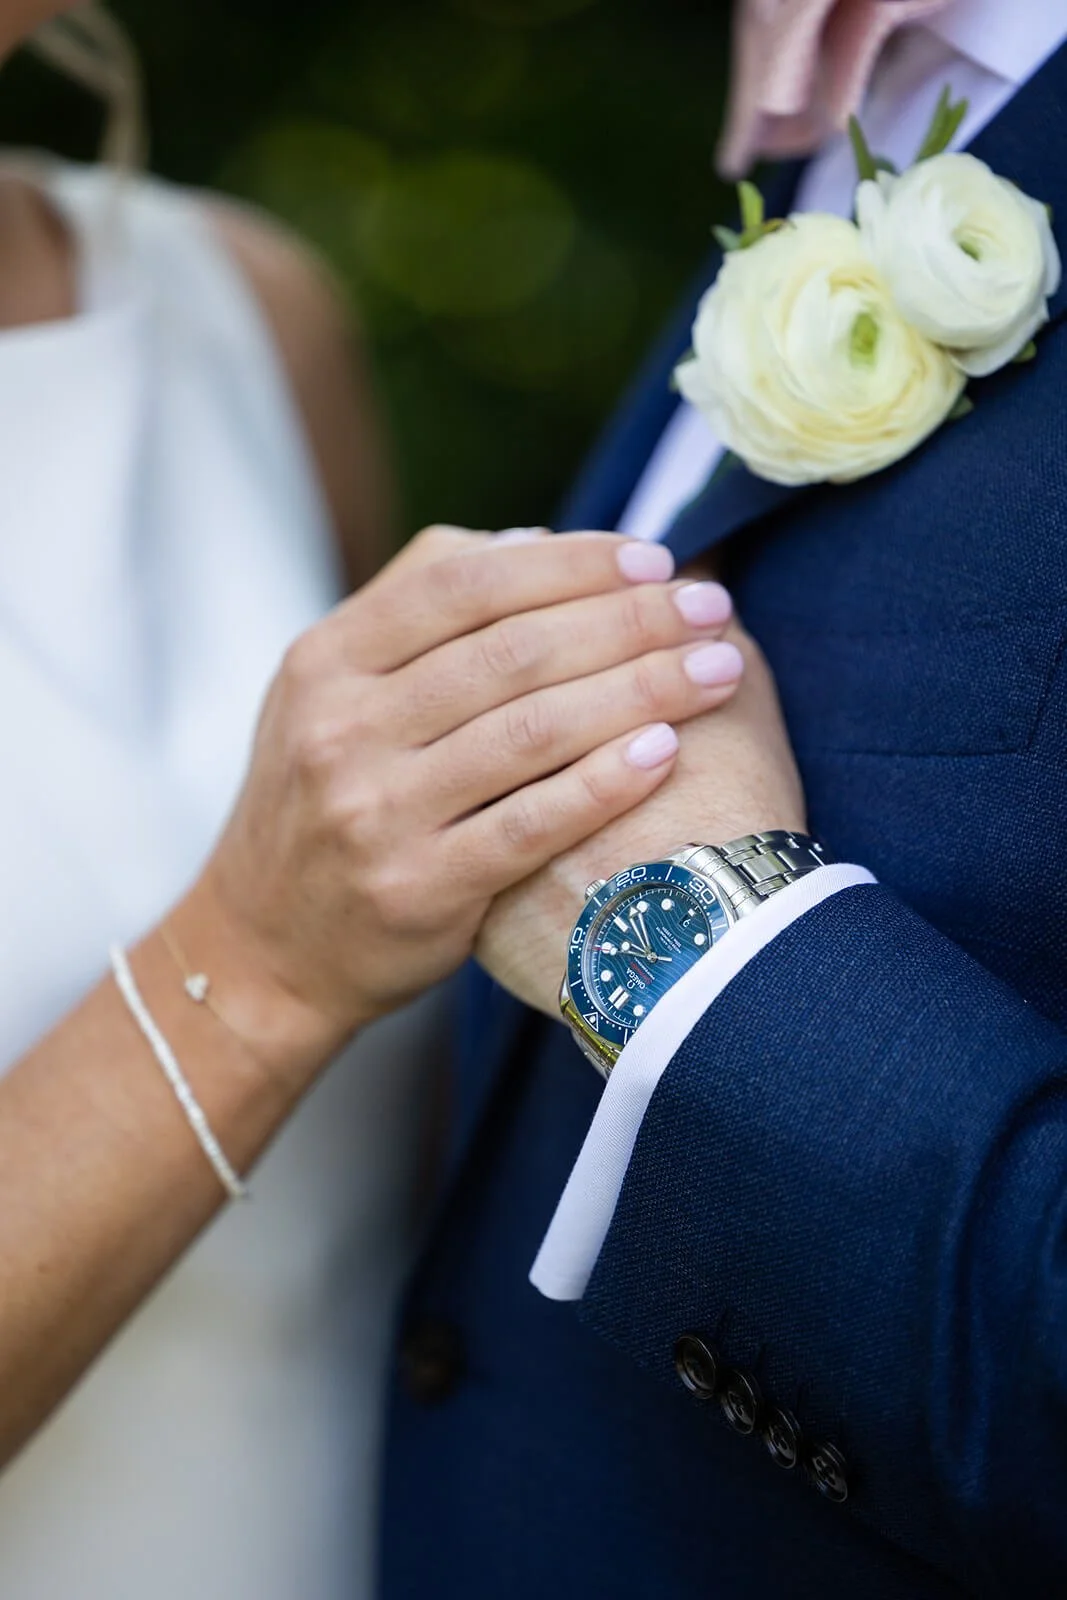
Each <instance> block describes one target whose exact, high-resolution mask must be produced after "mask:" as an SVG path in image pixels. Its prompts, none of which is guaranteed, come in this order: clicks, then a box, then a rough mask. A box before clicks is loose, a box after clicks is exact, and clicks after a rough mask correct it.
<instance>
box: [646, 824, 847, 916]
mask: <svg viewBox="0 0 1067 1600" xmlns="http://www.w3.org/2000/svg"><path fill="white" fill-rule="evenodd" d="M671 860H672V861H675V862H677V864H678V865H679V866H680V867H688V868H689V870H690V871H691V872H699V873H700V875H701V877H704V878H707V879H708V881H709V882H710V883H713V884H714V885H715V887H716V889H717V890H718V891H719V894H720V895H721V897H722V899H723V900H724V901H725V902H726V904H727V905H729V906H730V907H731V909H732V910H733V913H734V915H735V916H737V917H744V916H747V915H748V914H749V913H750V912H752V911H757V910H758V909H759V907H760V906H761V905H762V904H763V902H764V900H766V899H767V897H768V895H772V894H776V893H777V891H778V890H779V889H784V888H786V886H787V885H788V884H790V883H795V882H796V881H797V879H798V878H803V877H805V876H806V875H807V874H808V873H809V872H814V871H815V870H816V869H817V868H818V867H823V866H826V865H828V864H829V863H830V862H831V861H832V860H833V857H832V856H830V855H828V854H827V852H826V850H825V849H824V848H823V846H822V845H821V844H819V842H818V840H816V839H811V838H809V837H808V835H807V834H804V833H786V832H784V831H783V830H781V829H776V830H774V831H772V832H770V833H746V834H745V836H744V838H743V839H731V841H730V843H729V844H723V845H710V844H687V845H683V846H682V848H681V849H680V850H678V851H676V852H675V853H674V854H673V855H672V856H671Z"/></svg>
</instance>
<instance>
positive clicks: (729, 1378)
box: [719, 1372, 763, 1433]
mask: <svg viewBox="0 0 1067 1600" xmlns="http://www.w3.org/2000/svg"><path fill="white" fill-rule="evenodd" d="M719 1404H720V1405H721V1406H722V1414H723V1416H724V1417H725V1418H726V1420H727V1422H728V1423H729V1424H730V1426H731V1428H733V1429H734V1430H735V1431H736V1432H737V1433H755V1431H756V1425H757V1423H758V1422H759V1418H760V1412H761V1410H762V1409H763V1396H762V1394H761V1393H760V1387H759V1384H758V1383H757V1382H756V1380H755V1378H750V1377H749V1375H748V1373H747V1372H728V1373H727V1374H726V1376H725V1377H724V1378H723V1381H722V1387H721V1388H720V1390H719Z"/></svg>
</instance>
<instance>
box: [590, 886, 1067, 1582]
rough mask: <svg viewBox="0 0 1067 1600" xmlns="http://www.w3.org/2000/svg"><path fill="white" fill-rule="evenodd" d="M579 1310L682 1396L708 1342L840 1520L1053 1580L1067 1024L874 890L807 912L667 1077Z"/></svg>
mask: <svg viewBox="0 0 1067 1600" xmlns="http://www.w3.org/2000/svg"><path fill="white" fill-rule="evenodd" d="M578 1314H579V1316H580V1317H581V1318H582V1319H583V1320H584V1321H586V1322H587V1323H588V1324H590V1325H591V1326H592V1327H594V1328H595V1329H596V1330H598V1331H599V1332H600V1333H602V1334H603V1335H605V1336H606V1337H608V1338H609V1339H611V1340H612V1341H613V1342H614V1343H615V1344H617V1345H620V1346H622V1347H623V1348H625V1349H626V1350H628V1351H629V1352H630V1353H631V1354H632V1355H633V1357H634V1358H635V1359H636V1360H637V1361H638V1362H639V1363H641V1364H642V1365H643V1366H644V1367H646V1368H648V1369H649V1370H651V1371H652V1372H654V1373H656V1374H658V1375H660V1376H662V1377H663V1378H664V1380H665V1381H667V1382H670V1383H675V1384H676V1383H677V1382H678V1381H679V1380H678V1377H677V1376H676V1373H675V1368H674V1352H675V1346H676V1341H677V1340H678V1338H679V1336H680V1335H681V1334H682V1333H683V1332H687V1331H689V1332H692V1331H695V1332H699V1333H701V1334H702V1335H703V1336H704V1338H705V1339H706V1341H707V1343H708V1345H709V1346H710V1347H711V1348H712V1349H713V1350H716V1349H717V1352H718V1354H719V1355H720V1357H721V1359H722V1361H723V1362H724V1363H725V1364H726V1365H728V1366H729V1367H731V1368H734V1369H741V1370H742V1371H744V1372H746V1373H747V1374H748V1375H749V1376H750V1377H752V1378H754V1379H755V1381H756V1382H757V1384H758V1386H759V1391H762V1396H763V1414H764V1416H766V1415H767V1413H768V1411H769V1408H770V1407H771V1406H775V1405H779V1406H785V1407H786V1408H788V1409H789V1410H791V1411H793V1412H794V1413H795V1414H796V1417H797V1418H798V1420H799V1423H800V1426H801V1429H802V1436H803V1440H804V1441H806V1443H805V1444H804V1446H803V1448H804V1450H805V1451H806V1452H807V1453H808V1456H809V1459H810V1458H811V1455H812V1452H813V1450H815V1449H816V1448H817V1446H816V1445H814V1444H813V1441H819V1442H820V1443H821V1442H824V1441H825V1442H830V1443H832V1444H833V1445H834V1447H835V1448H836V1449H837V1450H839V1451H840V1452H841V1453H842V1458H843V1460H844V1462H845V1463H846V1468H847V1482H848V1490H849V1494H848V1502H847V1506H846V1507H844V1508H842V1511H841V1514H842V1515H847V1514H850V1513H851V1514H854V1515H856V1516H858V1517H860V1518H861V1519H863V1520H864V1521H866V1522H867V1523H868V1524H870V1525H871V1526H873V1527H875V1528H876V1529H877V1530H878V1531H880V1532H881V1533H882V1534H884V1535H887V1536H888V1537H890V1538H892V1539H894V1540H896V1541H897V1542H898V1543H900V1544H901V1545H903V1546H904V1547H906V1548H908V1549H910V1550H911V1551H912V1552H913V1553H915V1554H916V1555H918V1556H920V1557H922V1558H924V1559H926V1560H929V1561H932V1562H933V1563H934V1564H936V1565H937V1566H939V1567H941V1568H942V1569H943V1570H946V1571H948V1572H950V1573H951V1574H952V1575H953V1576H955V1577H956V1578H958V1579H960V1580H961V1581H963V1582H965V1583H967V1584H969V1585H970V1586H971V1587H972V1588H973V1589H975V1590H976V1591H977V1592H978V1593H980V1594H987V1593H988V1594H998V1595H999V1594H1007V1593H1010V1594H1022V1593H1030V1594H1046V1593H1048V1594H1051V1593H1054V1592H1055V1593H1060V1592H1064V1590H1065V1589H1067V1034H1065V1033H1064V1031H1063V1029H1062V1028H1061V1027H1060V1026H1058V1025H1057V1024H1056V1023H1054V1022H1053V1021H1051V1020H1049V1019H1048V1018H1046V1017H1044V1016H1042V1015H1041V1014H1039V1013H1038V1012H1037V1011H1035V1010H1034V1009H1033V1008H1032V1007H1031V1006H1029V1005H1028V1004H1026V1003H1025V1002H1024V1001H1023V1000H1022V999H1021V998H1020V997H1019V996H1018V995H1017V994H1015V993H1014V992H1013V991H1011V990H1010V989H1008V988H1006V987H1005V986H1004V985H1002V984H1001V983H1000V982H999V981H998V980H996V979H995V978H993V977H992V976H991V975H990V974H989V973H988V972H986V971H985V969H983V968H982V967H981V966H979V965H978V964H977V963H976V962H974V961H972V960H971V959H970V958H969V957H968V956H967V955H966V954H964V953H963V952H962V951H961V950H960V949H959V948H958V947H957V946H956V945H954V944H952V943H951V942H950V941H949V940H947V939H945V938H944V937H943V936H942V935H940V934H939V933H938V932H936V931H935V930H934V929H933V928H932V927H931V926H930V925H929V924H927V923H926V922H924V921H923V920H922V919H921V918H920V917H918V916H917V915H915V914H914V913H913V912H911V911H910V910H909V909H908V908H907V907H905V906H904V905H903V904H902V903H901V902H900V901H899V900H898V899H897V898H896V897H895V896H894V895H893V894H892V893H891V892H890V891H888V890H887V889H884V888H882V887H877V886H876V887H872V886H865V887H861V888H860V887H857V888H851V889H847V890H845V891H844V892H841V893H837V894H834V895H832V896H831V897H829V898H827V899H825V900H823V901H822V902H821V903H819V904H817V905H816V906H815V907H814V908H813V909H811V910H809V911H808V912H806V914H805V915H803V916H802V917H800V918H799V920H797V921H795V922H793V923H792V924H791V925H790V926H788V927H787V928H785V929H784V931H783V932H781V933H780V934H779V935H778V937H776V938H775V939H774V940H773V942H772V943H770V944H769V945H767V946H766V947H765V948H764V949H762V950H761V951H760V952H759V954H758V955H757V956H756V957H755V958H754V959H753V960H751V961H749V962H748V963H747V964H745V965H744V966H743V967H742V968H741V970H740V971H739V972H738V973H737V975H736V976H735V977H734V978H733V980H732V981H731V982H730V983H729V985H728V986H727V987H726V988H725V990H724V991H723V993H722V994H721V995H720V996H719V998H718V999H717V1000H716V1002H715V1004H714V1005H713V1006H712V1007H711V1008H710V1009H709V1010H708V1011H707V1012H706V1013H705V1014H704V1015H703V1016H702V1017H701V1018H700V1020H699V1021H698V1022H697V1024H696V1026H695V1027H694V1028H693V1030H692V1032H691V1033H690V1034H689V1035H688V1037H687V1038H685V1040H684V1042H683V1043H682V1044H681V1046H680V1048H678V1050H677V1052H676V1053H675V1055H674V1057H673V1059H672V1060H671V1062H670V1065H669V1067H668V1068H667V1070H666V1071H665V1072H664V1073H663V1075H662V1077H661V1078H660V1079H659V1082H658V1085H657V1087H656V1089H655V1092H654V1094H653V1096H652V1099H651V1102H650V1104H649V1106H648V1110H647V1113H646V1115H645V1116H644V1119H643V1121H642V1123H641V1127H640V1131H639V1133H638V1136H637V1139H636V1143H635V1145H634V1148H633V1152H632V1157H631V1159H630V1161H629V1165H628V1168H627V1172H626V1177H625V1181H624V1183H623V1186H622V1190H621V1193H620V1195H619V1199H618V1203H617V1205H616V1207H615V1210H614V1215H613V1218H612V1221H611V1224H610V1227H609V1229H608V1231H607V1235H606V1237H605V1239H604V1243H603V1247H602V1248H601V1250H600V1253H599V1256H598V1258H597V1261H596V1264H595V1267H594V1269H593V1272H592V1276H591V1278H590V1279H589V1283H588V1287H587V1288H586V1292H585V1295H584V1297H583V1299H582V1301H581V1302H580V1305H579V1309H578ZM751 1447H752V1443H751V1441H745V1440H742V1439H740V1438H739V1439H738V1448H739V1449H743V1448H751ZM768 1470H769V1471H773V1470H774V1468H773V1466H771V1465H770V1463H768ZM1050 1584H1051V1585H1052V1586H1051V1587H1050ZM1060 1585H1063V1588H1061V1587H1060Z"/></svg>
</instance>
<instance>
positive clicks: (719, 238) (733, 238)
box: [711, 228, 741, 252]
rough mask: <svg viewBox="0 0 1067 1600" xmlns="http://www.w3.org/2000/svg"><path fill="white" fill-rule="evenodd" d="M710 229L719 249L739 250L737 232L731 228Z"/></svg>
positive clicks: (739, 240) (739, 239)
mask: <svg viewBox="0 0 1067 1600" xmlns="http://www.w3.org/2000/svg"><path fill="white" fill-rule="evenodd" d="M711 231H712V233H713V234H714V236H715V242H716V244H717V245H718V246H719V248H720V250H725V251H727V252H729V251H730V250H740V248H741V235H740V234H739V233H735V232H734V230H733V228H712V230H711Z"/></svg>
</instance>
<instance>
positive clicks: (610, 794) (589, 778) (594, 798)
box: [578, 763, 618, 812]
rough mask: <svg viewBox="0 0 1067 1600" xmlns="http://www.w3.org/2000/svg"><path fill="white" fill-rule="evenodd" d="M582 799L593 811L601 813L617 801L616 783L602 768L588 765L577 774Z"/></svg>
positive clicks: (591, 764)
mask: <svg viewBox="0 0 1067 1600" xmlns="http://www.w3.org/2000/svg"><path fill="white" fill-rule="evenodd" d="M578 777H579V780H580V782H581V786H582V788H581V793H582V798H583V800H584V801H585V803H586V805H587V806H588V807H589V808H591V809H592V810H593V811H597V812H601V811H604V810H605V809H606V808H607V807H609V806H612V805H614V804H615V802H616V800H617V799H618V781H617V779H616V778H615V777H614V776H613V774H612V773H610V772H608V771H607V770H606V769H605V768H604V767H603V766H600V765H596V764H593V763H588V764H587V765H586V766H585V767H583V768H582V769H581V770H580V771H579V774H578Z"/></svg>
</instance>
